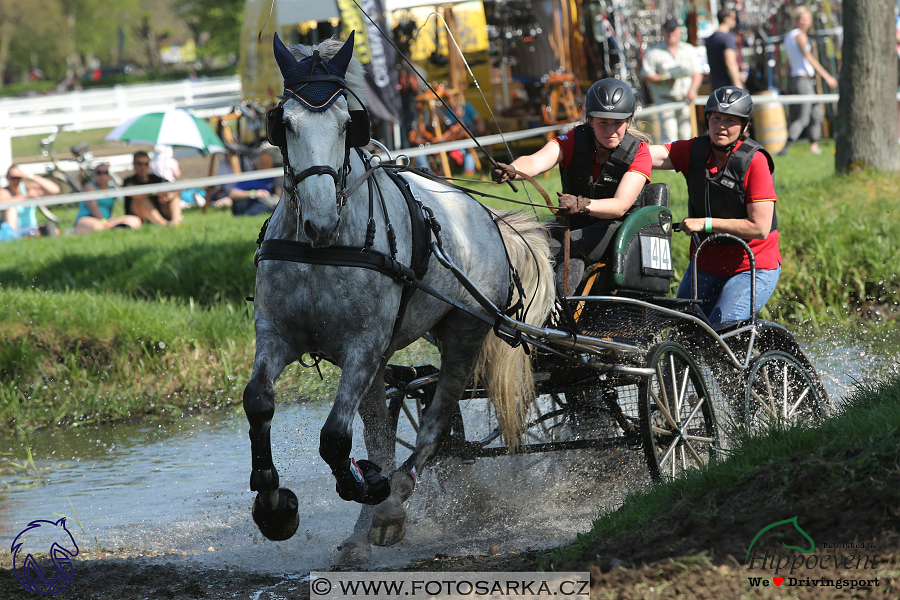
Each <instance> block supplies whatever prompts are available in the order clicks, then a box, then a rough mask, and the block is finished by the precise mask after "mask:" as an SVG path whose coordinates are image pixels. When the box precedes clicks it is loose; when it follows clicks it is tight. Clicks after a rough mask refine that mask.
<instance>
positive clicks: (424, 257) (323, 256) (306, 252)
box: [253, 151, 525, 346]
mask: <svg viewBox="0 0 900 600" xmlns="http://www.w3.org/2000/svg"><path fill="white" fill-rule="evenodd" d="M360 157H361V158H362V159H363V161H364V162H368V161H366V159H365V157H364V156H363V155H362V152H361V151H360ZM378 168H381V169H382V170H383V171H384V172H385V173H386V174H387V176H388V177H389V178H390V179H391V181H393V182H394V184H395V185H396V186H397V188H398V189H399V190H400V191H401V192H402V195H403V198H404V200H405V201H406V206H407V212H408V213H409V215H410V221H411V238H412V246H413V247H412V256H411V260H410V266H406V265H404V264H402V263H401V262H399V261H398V260H397V258H396V244H395V242H394V240H393V228H392V227H391V225H390V219H389V217H388V215H387V211H386V208H385V206H384V201H383V198H382V209H383V210H384V212H385V220H386V221H387V223H388V225H387V227H388V234H387V235H388V239H389V245H390V252H391V254H390V255H389V254H386V253H384V252H381V251H378V250H375V249H374V248H372V247H371V246H372V244H373V243H374V238H375V220H374V201H373V193H374V191H375V190H376V189H377V188H378V185H377V179H375V178H373V177H367V179H366V181H365V185H366V186H367V187H368V191H369V228H368V231H367V233H366V244H365V246H364V247H362V248H358V247H352V246H328V247H324V248H313V247H312V245H311V244H309V243H307V242H299V241H294V240H284V239H268V240H267V239H264V238H265V233H266V229H267V226H268V220H266V222H265V223H264V224H263V227H262V229H261V230H260V233H259V238H258V239H257V244H258V245H259V248H258V249H257V251H256V254H255V255H254V258H253V262H254V264H255V265H256V266H259V262H260V261H263V260H279V261H287V262H296V263H304V264H317V265H329V266H343V267H357V268H363V269H370V270H373V271H377V272H379V273H382V274H383V275H386V276H388V277H390V278H392V279H394V280H395V281H397V282H399V283H401V284H403V285H404V290H403V294H402V296H401V299H400V308H399V310H398V314H397V317H396V318H395V321H394V328H393V333H392V336H391V337H392V338H393V337H394V336H395V335H396V333H397V332H398V331H399V328H400V325H401V323H402V321H403V317H404V315H405V313H406V308H407V306H408V304H409V301H410V299H411V298H412V295H413V293H414V292H415V290H417V289H418V290H422V291H423V292H425V293H427V294H429V295H431V296H433V297H435V298H438V299H439V300H442V301H443V302H446V303H448V304H450V305H451V306H453V307H455V308H458V309H460V310H462V311H464V312H466V313H467V314H469V315H471V316H473V317H475V318H477V319H479V320H481V321H483V322H484V323H487V324H489V325H491V326H492V327H493V328H494V331H495V332H497V335H498V336H499V337H501V339H503V340H504V341H506V342H507V343H509V344H511V345H513V346H516V345H518V344H519V343H521V334H519V333H518V332H516V333H515V334H510V333H509V332H501V331H500V330H499V328H498V326H499V319H496V318H494V317H491V316H489V315H487V314H485V313H483V312H481V311H478V310H475V309H473V308H471V307H469V306H466V305H465V304H462V303H461V302H458V301H456V300H454V299H452V298H450V297H448V296H447V295H446V294H443V293H442V292H439V291H438V290H436V289H434V288H433V287H431V286H430V285H428V284H427V283H425V282H424V281H423V279H424V277H425V274H426V273H427V272H428V264H429V261H430V259H431V254H432V252H433V248H435V247H436V248H437V249H440V248H442V245H441V238H440V231H441V227H440V224H439V223H438V222H437V221H436V220H435V219H434V214H433V213H432V212H431V210H430V209H429V208H428V207H427V206H424V205H423V204H422V202H421V200H419V199H418V198H417V197H416V194H415V193H414V192H413V189H412V187H411V185H410V182H408V181H407V180H406V179H404V178H403V177H402V176H400V174H399V173H397V172H395V171H398V170H404V169H405V168H406V166H405V165H398V164H392V163H380V164H378V165H376V166H375V167H373V168H370V169H369V170H367V171H366V173H367V174H368V175H371V173H372V172H374V171H375V170H377V169H378ZM377 192H378V194H379V196H380V195H381V190H380V189H377ZM479 205H480V204H479ZM485 210H487V209H485ZM494 222H495V224H497V223H496V219H494ZM497 226H498V227H499V224H497ZM498 233H499V232H498ZM504 250H505V245H504ZM506 258H507V264H508V265H509V268H510V280H511V281H510V289H509V294H508V296H507V301H506V306H509V305H510V304H511V302H512V292H513V289H517V290H518V292H519V301H518V302H516V304H515V305H513V306H512V307H510V308H507V309H506V310H505V311H504V313H505V314H507V315H509V316H513V315H516V318H517V319H519V320H522V319H524V311H525V306H524V303H523V302H522V298H524V296H525V294H524V290H523V287H522V284H521V281H520V280H519V276H518V272H517V271H516V269H515V268H514V267H513V266H512V264H511V263H510V261H509V256H508V254H507V257H506Z"/></svg>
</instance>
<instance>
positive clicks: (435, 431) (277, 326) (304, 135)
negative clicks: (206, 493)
mask: <svg viewBox="0 0 900 600" xmlns="http://www.w3.org/2000/svg"><path fill="white" fill-rule="evenodd" d="M275 55H276V60H277V61H278V64H279V67H280V69H281V72H282V74H283V75H284V77H285V97H284V98H285V99H284V100H283V102H282V104H281V105H280V107H279V108H280V109H281V111H282V112H279V111H277V110H276V112H275V113H272V114H273V115H275V117H274V118H273V119H272V120H270V122H269V126H270V130H271V131H270V139H272V137H273V135H274V136H275V137H276V138H277V137H278V132H279V131H282V132H283V133H282V135H283V138H282V139H274V140H273V141H274V142H275V143H276V144H277V145H280V146H282V152H283V153H284V155H285V195H284V196H282V198H281V200H280V202H279V203H278V206H277V207H276V209H275V212H274V214H273V215H272V217H271V219H270V221H269V222H268V225H267V227H266V228H265V232H264V236H263V237H264V242H263V246H262V248H261V250H264V249H265V248H266V247H267V244H269V245H271V244H281V245H282V246H287V245H290V244H293V245H294V246H296V247H302V248H304V252H305V251H322V250H323V249H331V250H334V246H343V247H345V248H346V247H350V248H354V249H355V254H357V255H358V254H359V252H362V248H363V247H364V246H365V244H366V233H367V224H368V222H369V220H370V216H371V217H372V218H373V219H374V225H375V230H374V231H375V235H374V240H372V239H371V235H370V240H369V241H372V242H373V245H372V246H371V251H374V252H381V253H384V254H385V255H388V254H393V255H394V256H395V257H396V262H397V263H399V264H401V265H410V261H411V260H412V257H413V242H412V232H411V229H412V227H413V226H412V219H411V210H410V209H409V208H408V207H407V202H406V201H405V200H404V198H403V196H402V194H401V191H400V189H399V188H398V186H397V185H395V183H393V182H392V181H391V179H390V178H389V177H388V175H387V174H386V173H385V172H384V170H383V169H375V170H374V171H373V172H372V173H371V174H370V175H369V177H368V178H367V179H365V180H364V182H362V183H361V184H360V185H359V186H358V187H357V188H356V189H355V190H351V191H352V194H350V195H349V197H347V198H343V197H342V195H343V193H344V192H346V191H347V190H348V188H350V187H351V186H352V185H353V184H354V182H356V181H357V179H358V178H359V177H360V176H362V175H363V174H364V173H366V171H367V169H368V168H369V165H368V164H364V162H363V160H364V159H365V160H366V161H368V159H369V157H370V155H369V154H367V153H364V152H357V151H356V150H355V149H351V148H350V147H349V145H348V144H347V140H348V136H352V137H358V133H359V132H358V127H359V122H354V121H355V120H356V119H357V118H358V116H359V115H360V114H361V113H360V112H355V111H354V112H353V113H352V115H351V112H350V110H351V106H350V105H349V104H348V101H353V100H354V99H355V100H357V101H359V99H360V98H361V97H362V95H363V75H362V67H361V65H360V64H359V63H358V62H356V61H355V60H351V57H352V36H351V39H350V40H348V42H347V43H346V44H343V45H342V44H341V42H340V41H339V40H328V41H325V42H323V43H322V44H320V45H319V46H317V47H308V46H300V45H296V46H292V47H291V48H290V50H288V49H287V48H286V47H285V46H284V45H283V44H282V43H281V42H280V40H278V39H277V36H276V40H275ZM347 92H350V94H349V95H348V93H347ZM351 96H353V98H351ZM356 108H357V109H361V108H365V107H364V106H357V107H356ZM354 127H356V129H357V131H356V132H355V133H354ZM282 128H283V129H282ZM365 128H366V131H365V135H364V141H363V142H362V143H367V142H368V139H369V138H368V123H366V124H365ZM356 144H357V145H360V142H356ZM373 164H374V163H373ZM348 166H349V172H348V171H347V168H348ZM401 177H403V178H404V179H405V180H406V181H408V182H411V183H412V187H413V189H414V190H415V191H416V193H417V195H418V198H419V199H421V203H422V205H424V206H425V207H427V209H430V211H431V212H432V213H433V216H434V218H433V222H435V223H437V224H439V227H440V232H439V238H440V241H441V244H442V246H441V247H442V249H443V252H444V254H445V255H446V256H448V257H450V258H451V259H452V261H453V262H454V263H455V264H456V265H457V266H458V267H460V268H461V269H462V271H464V272H465V273H466V274H467V275H468V277H469V278H470V279H471V281H473V282H474V283H475V284H476V285H477V287H478V288H479V289H480V290H481V291H482V292H483V293H484V294H485V295H486V296H487V297H488V298H489V299H490V300H491V301H492V302H493V303H494V304H495V305H496V306H499V307H501V308H502V307H504V306H506V304H507V301H508V300H509V298H510V297H512V298H513V299H517V298H518V294H517V293H511V292H510V290H511V289H512V288H511V284H510V281H511V276H510V272H511V271H510V264H511V265H512V266H513V267H514V268H515V269H516V270H517V272H518V274H519V277H520V279H521V282H522V286H523V289H524V291H525V298H524V302H525V304H526V305H529V304H530V310H529V312H528V315H527V317H526V321H527V322H529V323H530V324H543V322H544V320H545V319H546V316H547V314H548V312H549V309H550V306H551V304H552V302H553V298H554V295H555V292H554V287H553V285H554V284H553V275H552V270H551V267H550V262H549V250H548V237H547V235H546V233H545V231H544V229H543V228H542V226H541V225H540V224H539V223H538V222H537V221H535V220H533V219H530V218H528V217H527V216H525V215H521V214H520V213H499V214H498V213H493V212H489V211H488V210H487V209H485V208H484V207H483V206H481V205H480V204H479V203H478V202H476V201H475V200H474V199H472V198H471V197H470V196H468V195H466V194H463V193H461V192H458V191H455V190H452V189H450V188H448V187H445V186H443V185H442V184H439V183H435V182H434V181H431V180H429V179H425V178H423V177H420V176H418V175H415V174H412V173H409V172H404V173H402V174H401ZM373 184H374V185H375V192H374V194H375V196H374V197H375V198H376V200H375V201H374V207H375V208H374V210H373V209H372V208H371V207H372V206H373V204H372V199H371V197H370V196H369V188H370V186H372V185H373ZM379 194H381V197H379ZM380 198H383V200H382V199H380ZM292 204H294V205H295V207H293V208H292ZM424 212H426V213H427V212H428V210H425V211H424ZM500 216H502V218H503V220H504V222H499V223H498V222H497V220H498V217H500ZM389 225H391V226H392V227H393V230H394V232H395V233H396V249H395V252H392V250H391V244H390V243H389V241H388V234H387V231H388V226H389ZM513 226H514V227H515V228H516V229H517V231H513V229H512V227H513ZM370 231H371V230H370ZM429 236H430V237H431V238H436V237H438V234H437V233H432V232H429ZM285 240H288V241H289V242H284V241H285ZM298 242H299V243H298ZM504 245H505V247H504ZM507 255H508V256H509V261H507ZM426 257H427V260H428V261H429V262H428V269H427V273H426V274H425V275H424V277H423V278H422V282H423V283H424V284H427V285H428V286H431V288H433V289H434V290H436V291H437V292H438V293H440V294H444V295H445V296H446V297H448V298H450V299H452V300H453V301H455V302H456V303H458V304H459V306H454V305H453V304H451V303H448V302H445V301H443V300H440V299H438V298H436V297H434V296H432V295H429V294H428V293H425V292H423V291H422V290H421V289H410V288H408V287H407V286H405V285H404V284H403V283H402V282H400V281H398V280H397V279H395V278H392V277H389V276H387V275H385V274H383V273H381V272H378V271H376V270H371V269H367V268H358V267H350V266H334V265H328V264H309V263H304V262H294V261H292V260H291V259H286V260H260V261H259V263H258V271H257V275H256V291H255V299H254V311H255V322H256V359H255V365H254V368H253V374H252V377H251V379H250V382H249V383H248V384H247V387H246V388H245V390H244V409H245V411H246V414H247V419H248V420H249V422H250V439H251V449H252V456H253V470H252V473H251V478H250V487H251V489H252V490H254V491H257V492H258V495H257V497H256V500H255V502H254V506H253V517H254V520H255V521H256V523H257V525H258V526H259V528H260V530H261V531H262V532H263V534H264V535H266V536H267V537H269V538H270V539H275V540H283V539H288V538H290V537H291V536H292V535H293V533H294V531H295V530H296V528H297V526H298V524H299V518H298V514H297V498H296V496H295V495H294V494H293V492H291V491H290V490H287V489H285V488H279V477H278V473H277V471H276V470H275V466H274V464H273V461H272V454H271V444H270V437H269V431H270V424H271V420H272V417H273V415H274V412H275V394H274V381H275V380H276V379H277V378H278V376H279V375H280V374H281V372H282V370H283V369H284V367H285V366H286V365H288V364H290V363H291V362H293V361H296V360H299V359H300V358H301V357H302V356H303V355H304V354H308V353H314V354H318V355H319V356H321V357H324V358H325V359H327V360H329V361H331V362H333V363H334V364H336V365H337V366H339V367H340V368H341V378H340V382H339V384H338V388H337V395H336V396H335V399H334V405H333V407H332V409H331V412H330V414H329V416H328V418H327V420H326V421H325V424H324V426H323V427H322V430H321V435H320V442H319V454H320V455H321V456H322V458H323V459H324V460H325V462H326V463H327V464H328V465H329V466H330V467H331V471H332V473H333V475H334V477H335V479H336V482H337V485H336V487H337V492H338V494H339V495H340V496H341V498H343V499H345V500H352V501H356V502H359V503H361V504H363V507H362V510H361V512H360V515H359V519H358V521H357V523H356V526H355V528H354V533H353V534H352V535H351V536H350V538H349V539H347V540H346V541H345V542H344V543H343V545H342V550H343V555H342V559H341V560H342V562H344V563H345V564H352V563H358V562H363V561H365V560H367V559H368V557H369V555H370V553H371V546H370V545H369V543H370V540H371V541H372V542H374V543H377V544H380V545H390V544H393V543H396V542H398V541H399V540H400V539H402V537H403V535H404V533H405V519H406V515H405V509H404V507H403V503H404V502H405V501H406V500H407V499H408V498H409V497H410V495H411V494H412V493H413V489H414V488H415V485H416V479H417V474H418V473H421V471H422V468H423V467H424V466H425V465H426V463H427V462H428V461H429V459H431V458H432V457H434V455H435V453H436V452H437V450H438V449H439V445H440V442H441V439H442V436H444V435H445V434H446V433H447V432H448V430H449V427H450V425H449V419H450V416H451V413H452V411H453V409H454V407H455V405H456V403H457V402H458V401H459V400H460V398H461V396H462V394H463V392H464V391H465V389H466V385H467V383H468V382H469V381H470V380H471V379H472V377H473V373H474V372H475V369H476V363H477V362H478V361H479V359H480V360H481V364H482V365H483V371H484V373H481V374H480V377H482V380H483V381H485V382H486V385H487V387H488V390H489V391H490V392H491V397H492V400H493V401H494V404H495V406H496V408H497V413H498V420H500V421H501V431H502V432H503V433H504V434H505V436H506V438H507V442H508V443H509V440H510V439H511V438H514V437H515V436H517V435H520V433H521V423H522V419H523V416H524V413H525V412H526V410H527V406H528V404H527V403H528V402H530V399H531V397H532V395H533V393H534V391H533V384H532V380H531V371H530V363H529V360H528V358H527V356H526V355H525V354H524V353H523V351H522V349H521V347H519V348H511V347H510V346H509V345H508V344H506V343H504V342H502V341H501V340H499V339H498V338H497V337H496V336H495V335H493V334H492V333H490V325H489V324H486V323H485V322H484V321H483V320H480V319H478V318H476V317H475V316H473V315H471V314H469V313H467V312H466V311H465V310H463V309H462V308H460V306H467V307H471V308H474V309H478V310H480V308H479V306H478V304H477V303H476V302H475V301H474V299H473V298H472V296H471V295H470V294H469V293H468V292H467V291H466V290H465V289H464V288H463V286H462V285H461V284H460V283H459V281H458V280H457V279H456V278H455V277H454V275H453V274H452V273H451V272H450V271H448V270H447V269H445V268H444V267H442V266H441V265H440V264H439V263H438V261H437V260H436V258H435V257H434V256H433V255H431V254H428V255H426ZM404 289H408V290H409V291H411V292H413V293H412V295H411V296H410V297H409V298H408V299H407V303H406V306H405V310H403V311H401V297H402V296H403V294H404ZM398 315H401V317H400V318H399V319H398ZM395 321H399V322H398V323H397V324H396V325H395ZM429 332H430V333H431V335H432V336H433V339H434V340H435V341H436V345H437V347H438V349H439V351H440V354H441V374H440V382H439V384H438V386H437V391H436V393H435V395H434V399H433V401H432V402H431V404H430V405H429V407H428V408H427V410H426V412H425V414H424V416H423V418H422V422H421V426H420V428H419V431H418V435H417V439H416V447H415V450H414V451H413V452H412V453H411V454H410V456H409V457H408V458H406V460H404V461H403V463H402V464H401V465H400V466H399V467H398V468H396V469H394V466H395V460H394V459H395V435H396V434H395V426H393V425H392V420H391V418H390V415H389V411H388V406H387V404H386V401H385V383H384V372H385V366H386V365H387V362H388V360H389V359H390V357H391V355H393V354H394V352H396V351H397V350H399V349H401V348H404V347H406V346H408V345H409V344H411V343H413V342H414V341H416V340H418V339H419V338H421V337H422V336H423V335H425V334H426V333H429ZM479 369H482V367H481V366H480V367H479ZM357 411H359V414H360V415H361V417H362V420H363V426H364V431H363V435H364V439H365V443H366V449H367V452H368V460H365V461H364V460H360V461H355V460H353V459H352V458H351V456H350V451H351V441H352V434H353V432H352V421H353V417H354V414H355V413H356V412H357ZM513 443H514V442H513ZM382 469H384V471H383V473H384V474H385V475H386V477H385V476H383V475H382V474H381V473H382Z"/></svg>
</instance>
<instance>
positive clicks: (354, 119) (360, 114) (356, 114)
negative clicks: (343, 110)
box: [347, 109, 369, 148]
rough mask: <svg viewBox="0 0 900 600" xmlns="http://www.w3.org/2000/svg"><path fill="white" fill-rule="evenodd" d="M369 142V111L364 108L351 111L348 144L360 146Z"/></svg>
mask: <svg viewBox="0 0 900 600" xmlns="http://www.w3.org/2000/svg"><path fill="white" fill-rule="evenodd" d="M368 143H369V112H368V111H367V110H365V109H363V110H351V111H350V123H348V124H347V145H348V146H350V147H351V148H360V147H362V146H366V145H368Z"/></svg>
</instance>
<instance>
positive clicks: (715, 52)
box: [706, 8, 744, 90]
mask: <svg viewBox="0 0 900 600" xmlns="http://www.w3.org/2000/svg"><path fill="white" fill-rule="evenodd" d="M716 18H718V20H719V28H718V30H716V31H715V32H714V33H713V34H712V35H711V36H709V37H708V38H706V58H707V60H708V61H709V85H710V87H712V89H714V90H717V89H719V88H720V87H726V86H733V87H736V88H743V87H744V78H743V77H742V76H741V70H740V67H739V66H738V53H737V42H736V41H735V40H734V34H733V33H732V31H733V30H734V28H735V27H736V26H737V13H736V12H734V9H733V8H723V9H722V10H720V11H719V13H718V15H717V16H716Z"/></svg>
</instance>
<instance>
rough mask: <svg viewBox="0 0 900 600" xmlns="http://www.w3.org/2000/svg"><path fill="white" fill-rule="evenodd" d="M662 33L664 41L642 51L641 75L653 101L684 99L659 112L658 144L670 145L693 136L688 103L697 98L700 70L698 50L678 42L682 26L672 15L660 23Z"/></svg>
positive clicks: (662, 102) (661, 102)
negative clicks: (679, 105) (660, 139)
mask: <svg viewBox="0 0 900 600" xmlns="http://www.w3.org/2000/svg"><path fill="white" fill-rule="evenodd" d="M663 36H664V38H665V41H664V42H662V43H660V44H656V45H655V46H652V47H651V48H649V49H648V50H647V53H646V54H644V63H643V65H642V68H641V71H642V73H641V75H642V76H643V78H644V79H645V80H646V81H647V83H648V85H649V86H650V93H651V94H652V96H653V101H654V102H655V103H656V104H665V103H666V102H682V101H686V102H687V104H686V105H685V106H684V107H682V108H679V109H675V110H669V111H666V112H662V113H660V114H659V120H660V130H661V133H662V141H660V142H659V143H660V144H671V143H672V142H674V141H677V140H687V139H690V138H692V137H694V132H693V129H692V128H691V107H690V102H691V101H692V100H693V99H694V98H696V97H697V92H698V91H699V90H700V83H701V82H702V80H703V73H701V71H700V57H699V56H698V55H697V49H696V48H694V47H693V46H692V45H690V44H688V43H687V42H682V41H681V27H680V26H679V25H678V21H676V20H675V18H674V17H669V19H668V20H667V21H666V22H665V23H664V24H663Z"/></svg>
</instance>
